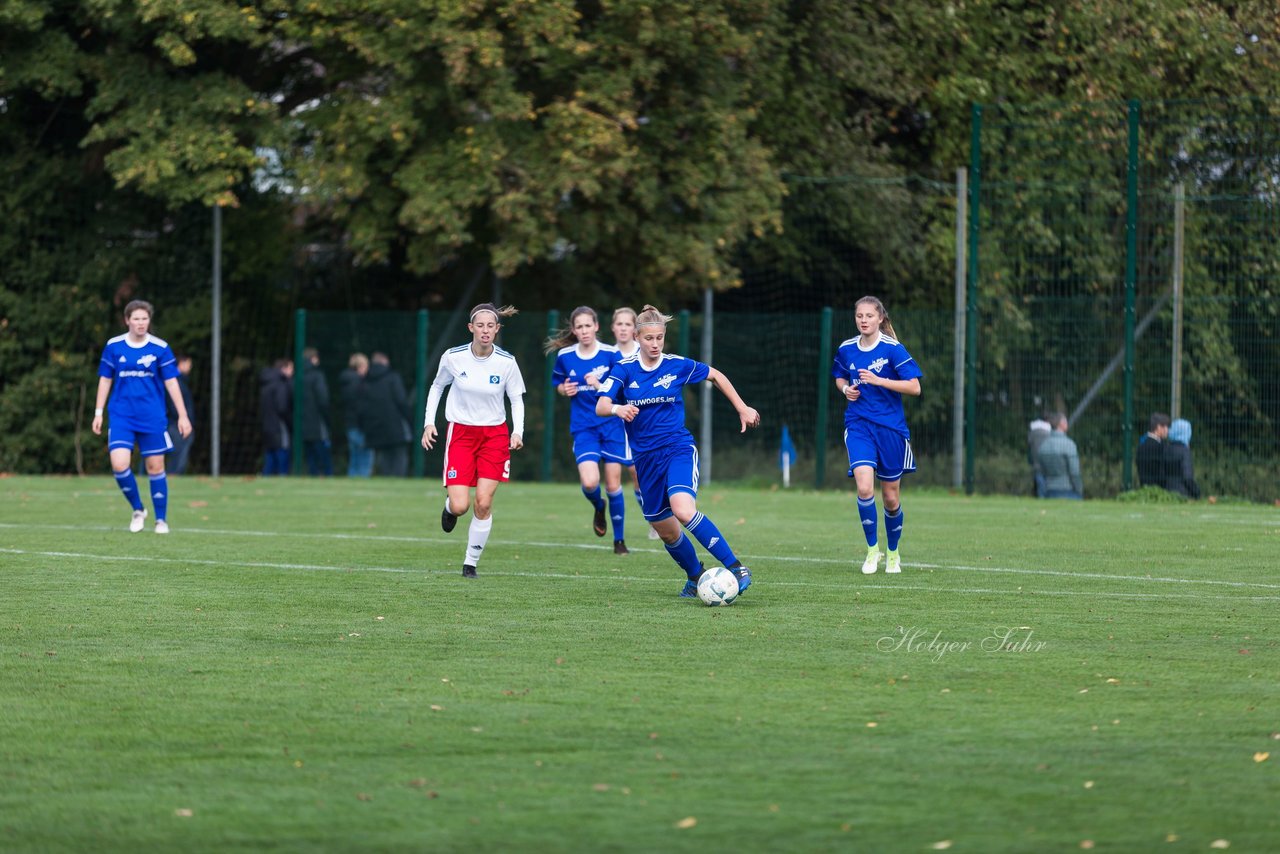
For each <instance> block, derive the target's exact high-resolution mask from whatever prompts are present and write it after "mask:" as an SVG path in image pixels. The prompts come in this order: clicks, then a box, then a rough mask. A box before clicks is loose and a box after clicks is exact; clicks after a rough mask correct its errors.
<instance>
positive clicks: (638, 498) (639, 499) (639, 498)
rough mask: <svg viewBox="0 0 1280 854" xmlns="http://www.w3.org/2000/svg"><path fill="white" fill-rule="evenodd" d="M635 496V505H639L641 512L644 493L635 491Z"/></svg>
mask: <svg viewBox="0 0 1280 854" xmlns="http://www.w3.org/2000/svg"><path fill="white" fill-rule="evenodd" d="M635 495H636V503H637V504H639V505H640V509H641V510H643V509H644V493H643V492H641V491H640V490H638V489H637V490H636V491H635Z"/></svg>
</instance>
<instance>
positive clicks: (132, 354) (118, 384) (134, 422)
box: [98, 335, 178, 433]
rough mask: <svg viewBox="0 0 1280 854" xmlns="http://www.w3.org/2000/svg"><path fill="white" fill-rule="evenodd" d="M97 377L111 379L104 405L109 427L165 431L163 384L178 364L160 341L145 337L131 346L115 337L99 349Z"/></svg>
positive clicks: (143, 431)
mask: <svg viewBox="0 0 1280 854" xmlns="http://www.w3.org/2000/svg"><path fill="white" fill-rule="evenodd" d="M98 376H100V377H107V378H108V379H110V380H112V387H111V400H110V402H109V403H107V414H109V415H110V416H111V426H112V427H128V428H130V429H133V430H135V431H137V432H140V433H163V432H164V431H165V430H166V429H167V428H168V426H169V421H168V418H167V417H166V416H165V410H164V398H165V388H164V381H165V380H171V379H173V378H175V377H177V376H178V364H177V360H176V359H175V358H174V357H173V351H172V350H170V349H169V345H168V344H166V343H165V342H164V341H162V340H160V339H159V338H157V337H156V336H154V335H148V336H147V340H146V341H144V342H143V343H142V344H140V345H138V346H136V347H135V346H134V345H133V344H130V343H129V336H128V335H117V336H116V337H115V338H112V339H111V340H110V341H108V342H107V346H105V347H103V348H102V361H101V362H99V363H98Z"/></svg>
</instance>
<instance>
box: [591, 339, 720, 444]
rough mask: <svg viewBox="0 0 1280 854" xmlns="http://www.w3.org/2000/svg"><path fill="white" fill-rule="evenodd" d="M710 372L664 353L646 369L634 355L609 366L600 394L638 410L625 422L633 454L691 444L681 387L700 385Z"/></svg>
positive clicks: (696, 364)
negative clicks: (610, 369) (610, 367)
mask: <svg viewBox="0 0 1280 854" xmlns="http://www.w3.org/2000/svg"><path fill="white" fill-rule="evenodd" d="M710 370H711V369H710V368H709V367H707V366H706V365H704V364H702V363H701V362H695V361H694V360H693V359H686V358H685V357H684V356H672V355H669V354H667V353H663V354H662V359H661V360H660V361H659V362H658V364H657V366H655V367H654V368H653V369H652V370H649V369H647V368H645V367H644V366H643V365H641V364H640V356H639V354H637V355H635V356H628V357H627V358H625V359H623V360H622V361H620V362H618V363H617V364H616V365H614V366H613V371H612V373H610V374H609V378H608V379H607V380H605V381H604V386H603V387H602V388H601V389H600V394H602V395H604V396H605V397H608V398H610V399H612V400H617V401H618V402H620V403H629V404H631V405H632V406H635V407H638V408H639V410H640V412H639V414H638V415H636V417H635V418H634V419H633V420H631V421H630V422H628V423H627V438H628V439H629V440H630V442H631V450H632V451H634V452H635V453H636V454H644V453H647V452H649V451H655V450H659V449H662V448H667V447H670V446H672V445H677V444H683V443H688V444H693V434H692V433H690V432H689V431H688V430H687V429H686V428H685V426H684V393H683V392H684V387H685V386H687V385H694V384H695V383H700V382H702V381H703V380H705V379H706V378H707V374H708V373H709V372H710Z"/></svg>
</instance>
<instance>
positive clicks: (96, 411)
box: [93, 409, 102, 418]
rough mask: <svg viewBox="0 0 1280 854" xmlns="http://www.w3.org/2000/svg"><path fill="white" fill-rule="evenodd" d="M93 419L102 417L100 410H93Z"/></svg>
mask: <svg viewBox="0 0 1280 854" xmlns="http://www.w3.org/2000/svg"><path fill="white" fill-rule="evenodd" d="M93 417H94V418H101V417H102V410H101V409H95V410H93Z"/></svg>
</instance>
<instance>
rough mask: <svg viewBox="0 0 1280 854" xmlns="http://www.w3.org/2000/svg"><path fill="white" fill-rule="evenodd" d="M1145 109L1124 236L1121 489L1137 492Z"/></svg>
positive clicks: (1131, 167)
mask: <svg viewBox="0 0 1280 854" xmlns="http://www.w3.org/2000/svg"><path fill="white" fill-rule="evenodd" d="M1141 115H1142V110H1141V105H1140V103H1139V102H1138V101H1137V100H1132V101H1130V102H1129V161H1128V166H1127V168H1126V169H1125V175H1126V178H1127V183H1128V187H1127V193H1126V198H1127V208H1128V209H1127V210H1126V212H1125V221H1124V234H1125V249H1124V255H1125V257H1124V425H1123V428H1122V430H1121V433H1120V435H1121V441H1122V442H1124V469H1123V474H1122V477H1121V486H1120V488H1121V489H1124V490H1126V491H1127V490H1129V489H1132V488H1133V382H1134V369H1133V362H1134V351H1135V350H1136V349H1137V348H1136V343H1135V340H1134V331H1133V330H1134V326H1135V325H1136V323H1137V306H1136V294H1137V288H1138V126H1139V122H1140V121H1141Z"/></svg>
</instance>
